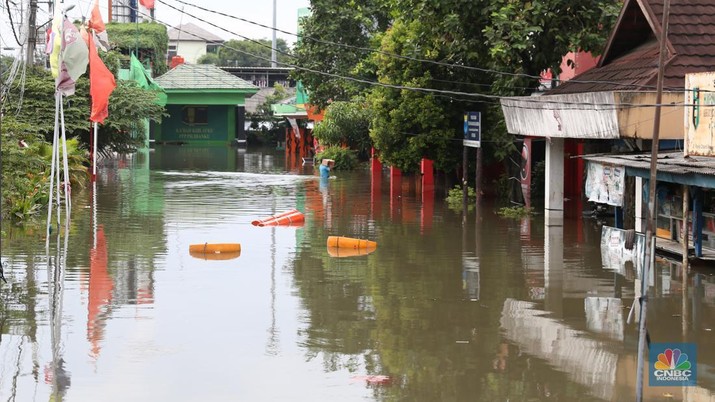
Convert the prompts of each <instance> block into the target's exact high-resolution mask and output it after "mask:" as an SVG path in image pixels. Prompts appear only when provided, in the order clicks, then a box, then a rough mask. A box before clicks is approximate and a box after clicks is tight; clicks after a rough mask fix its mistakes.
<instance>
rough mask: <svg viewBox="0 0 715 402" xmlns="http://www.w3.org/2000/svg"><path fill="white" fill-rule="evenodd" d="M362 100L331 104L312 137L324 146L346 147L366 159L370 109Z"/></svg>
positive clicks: (368, 146) (368, 148)
mask: <svg viewBox="0 0 715 402" xmlns="http://www.w3.org/2000/svg"><path fill="white" fill-rule="evenodd" d="M367 106H368V105H367V103H366V102H365V101H364V100H356V101H351V102H343V101H338V102H333V103H331V104H330V106H328V108H327V109H326V111H325V117H324V118H323V121H321V122H320V123H318V124H317V125H316V127H315V129H314V130H313V136H314V137H315V138H317V139H318V141H320V143H321V144H322V145H326V146H343V145H345V146H348V147H349V148H351V149H354V150H355V151H357V153H358V156H359V157H360V158H361V159H367V157H368V155H369V151H370V146H371V141H370V120H371V117H370V109H369V108H368V107H367Z"/></svg>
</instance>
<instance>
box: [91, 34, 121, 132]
mask: <svg viewBox="0 0 715 402" xmlns="http://www.w3.org/2000/svg"><path fill="white" fill-rule="evenodd" d="M94 39H95V38H94V33H92V40H90V41H89V95H90V96H91V97H92V113H91V114H90V116H89V120H91V121H93V122H96V123H103V122H104V119H105V118H107V116H108V114H109V112H108V107H109V95H110V94H111V93H112V91H114V88H116V87H117V83H116V81H115V79H114V75H113V74H112V72H111V71H109V69H108V68H107V66H105V65H104V63H103V62H102V59H100V58H99V54H98V53H97V47H96V46H95V45H94V42H95V40H94Z"/></svg>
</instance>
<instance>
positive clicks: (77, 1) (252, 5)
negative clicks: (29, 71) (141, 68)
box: [0, 0, 310, 54]
mask: <svg viewBox="0 0 715 402" xmlns="http://www.w3.org/2000/svg"><path fill="white" fill-rule="evenodd" d="M115 1H116V0H115ZM161 1H163V2H165V3H166V4H163V3H160V2H159V0H156V1H155V3H156V10H155V18H156V20H157V21H158V22H161V23H164V24H167V25H171V26H178V25H179V24H183V23H187V22H192V23H194V24H196V25H198V26H200V27H202V28H204V29H206V30H207V31H209V32H211V33H213V34H215V35H217V36H219V37H221V38H223V39H224V40H229V39H241V38H240V37H239V36H237V35H241V36H245V37H247V38H250V39H264V38H265V39H271V38H272V37H273V33H272V30H271V29H267V28H262V27H259V26H256V25H252V24H250V23H247V22H243V21H238V20H236V19H233V18H228V17H222V16H218V15H216V14H213V13H208V12H205V11H201V10H199V9H196V8H194V7H191V6H186V5H182V4H181V3H179V2H177V1H176V0H161ZM183 1H184V2H185V3H189V4H197V5H200V6H202V7H205V8H208V9H211V10H215V11H220V12H222V13H225V14H229V15H233V16H236V17H240V18H243V19H246V20H249V21H253V22H256V23H260V24H263V25H267V26H272V25H273V2H272V1H270V0H212V1H199V0H183ZM275 1H276V9H277V11H276V14H277V15H276V27H277V28H278V29H280V30H283V31H287V32H290V33H296V31H297V25H298V9H299V8H304V7H309V6H310V0H275ZM14 2H15V3H16V4H17V6H16V7H15V6H12V7H11V12H12V14H13V22H15V24H17V22H18V20H20V18H21V15H20V12H19V8H20V3H24V6H23V9H25V10H26V9H27V4H29V0H14ZM108 2H109V0H99V8H100V11H101V13H102V17H103V19H104V20H105V21H106V20H107V6H108V4H109V3H108ZM2 3H3V4H2V7H1V8H0V14H1V15H0V42H1V45H0V48H3V49H4V51H3V53H4V54H7V53H9V52H12V51H11V50H7V49H5V48H17V47H18V45H17V43H16V41H15V38H14V35H13V32H12V30H11V29H10V17H9V16H8V11H7V9H6V7H5V4H6V3H5V2H4V1H3V2H2ZM63 4H65V5H66V6H65V7H67V6H69V5H74V6H75V7H74V8H73V9H72V10H70V11H68V12H67V16H68V17H69V18H70V19H71V20H80V19H82V16H88V15H89V11H90V8H91V6H92V4H93V0H65V1H64V3H63ZM167 4H169V5H171V6H174V7H176V8H177V9H179V10H181V8H182V7H183V10H184V13H183V14H182V13H181V12H180V11H177V10H175V9H172V8H171V7H169V6H168V5H167ZM194 16H197V17H200V18H202V19H204V20H206V21H209V22H210V23H212V24H213V25H215V26H212V25H210V24H208V23H205V22H201V21H199V20H197V19H195V18H194ZM49 19H50V15H49V14H48V11H47V5H46V4H40V10H39V11H38V13H37V24H38V25H40V24H42V23H43V22H45V21H47V20H49ZM16 26H17V25H16ZM222 28H223V29H225V30H223V29H222ZM227 31H228V32H227ZM18 35H20V33H19V32H18ZM20 36H22V35H20ZM277 37H278V38H282V39H285V41H286V42H287V43H288V45H292V44H293V43H294V42H295V41H296V37H295V36H294V35H288V34H284V33H281V32H278V33H277ZM20 39H21V40H23V38H22V37H21V38H20Z"/></svg>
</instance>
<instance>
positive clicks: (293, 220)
mask: <svg viewBox="0 0 715 402" xmlns="http://www.w3.org/2000/svg"><path fill="white" fill-rule="evenodd" d="M303 222H305V216H304V215H303V213H301V212H300V211H295V212H293V213H291V214H287V215H283V216H280V217H278V218H275V219H271V220H269V221H265V222H261V223H259V224H258V226H293V225H296V224H301V223H303Z"/></svg>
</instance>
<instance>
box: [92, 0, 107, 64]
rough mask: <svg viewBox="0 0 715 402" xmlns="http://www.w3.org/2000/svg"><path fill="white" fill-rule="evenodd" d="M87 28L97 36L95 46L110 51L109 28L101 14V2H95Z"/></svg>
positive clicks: (97, 0)
mask: <svg viewBox="0 0 715 402" xmlns="http://www.w3.org/2000/svg"><path fill="white" fill-rule="evenodd" d="M87 27H88V28H89V29H91V30H92V31H94V33H95V34H96V35H97V36H96V37H95V41H94V44H95V45H96V46H98V47H99V48H100V49H102V50H103V51H105V52H106V51H107V49H109V38H108V37H107V27H106V26H105V25H104V20H102V14H101V13H100V12H99V0H94V6H92V13H91V14H90V16H89V22H88V24H87Z"/></svg>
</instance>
